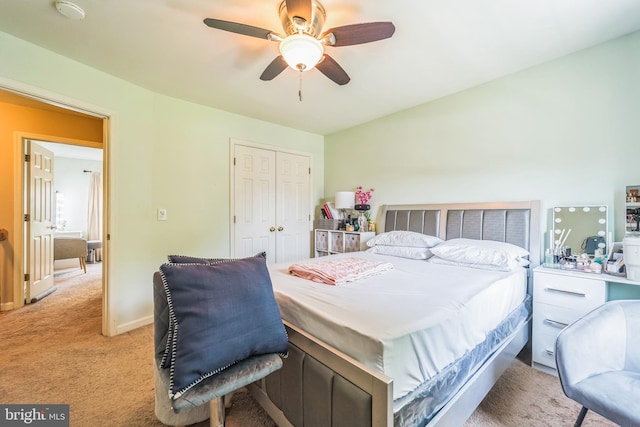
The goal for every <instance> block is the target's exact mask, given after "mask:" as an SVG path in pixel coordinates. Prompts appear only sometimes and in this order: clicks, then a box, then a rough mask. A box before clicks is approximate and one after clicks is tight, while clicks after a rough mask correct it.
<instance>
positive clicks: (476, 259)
mask: <svg viewBox="0 0 640 427" xmlns="http://www.w3.org/2000/svg"><path fill="white" fill-rule="evenodd" d="M431 252H433V254H434V255H436V256H438V257H440V258H442V259H446V260H449V261H454V262H459V263H465V264H486V265H493V266H496V267H502V268H506V269H512V267H513V266H514V265H520V266H526V265H528V264H529V261H527V260H526V258H525V257H527V256H529V252H528V251H527V250H526V249H524V248H521V247H519V246H516V245H512V244H511V243H504V242H497V241H495V240H473V239H451V240H447V241H445V242H443V243H441V244H439V245H438V246H436V247H434V248H431Z"/></svg>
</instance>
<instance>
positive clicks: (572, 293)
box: [544, 288, 587, 298]
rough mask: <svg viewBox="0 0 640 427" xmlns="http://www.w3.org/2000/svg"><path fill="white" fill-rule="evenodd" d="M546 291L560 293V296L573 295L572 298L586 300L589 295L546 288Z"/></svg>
mask: <svg viewBox="0 0 640 427" xmlns="http://www.w3.org/2000/svg"><path fill="white" fill-rule="evenodd" d="M544 290H545V291H547V292H556V293H559V294H565V295H571V296H572V297H581V298H584V297H586V296H587V294H582V293H580V292H571V291H565V290H563V289H554V288H544Z"/></svg>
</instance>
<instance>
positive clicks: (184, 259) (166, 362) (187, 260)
mask: <svg viewBox="0 0 640 427" xmlns="http://www.w3.org/2000/svg"><path fill="white" fill-rule="evenodd" d="M254 256H256V257H262V258H264V259H267V253H266V252H258V253H257V254H255V255H254ZM167 259H168V260H169V262H170V263H177V264H213V263H218V262H228V261H237V260H238V259H239V258H200V257H194V256H189V255H169V256H167ZM173 332H174V325H173V321H172V319H171V318H169V328H168V332H167V342H166V348H165V350H164V355H163V356H162V360H161V361H160V367H161V368H168V367H169V366H171V345H172V342H173V341H172V340H171V337H172V336H173Z"/></svg>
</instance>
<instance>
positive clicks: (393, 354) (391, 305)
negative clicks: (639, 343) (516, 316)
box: [270, 252, 526, 400]
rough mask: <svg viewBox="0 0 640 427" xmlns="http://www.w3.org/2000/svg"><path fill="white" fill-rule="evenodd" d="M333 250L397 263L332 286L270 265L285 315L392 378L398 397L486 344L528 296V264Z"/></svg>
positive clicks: (278, 265) (289, 319)
mask: <svg viewBox="0 0 640 427" xmlns="http://www.w3.org/2000/svg"><path fill="white" fill-rule="evenodd" d="M332 256H336V257H340V256H348V257H353V256H357V257H363V258H366V259H372V260H377V261H384V262H391V263H393V265H394V269H393V270H392V271H387V272H384V273H382V274H380V275H377V276H375V277H370V278H367V279H364V280H361V281H357V282H352V283H348V284H345V285H343V286H327V285H326V284H322V283H317V282H313V281H310V280H305V279H301V278H299V277H295V276H292V275H290V274H288V272H287V269H288V267H289V265H288V264H287V265H285V264H277V265H274V266H271V267H270V271H271V277H272V281H273V287H274V292H275V295H276V299H277V301H278V305H279V307H280V311H281V313H282V317H283V319H285V320H287V321H288V322H290V323H292V324H293V325H296V326H298V327H300V328H301V329H302V330H304V331H307V332H309V333H311V334H312V335H314V336H316V337H317V338H319V339H321V340H323V341H324V342H326V343H327V344H329V345H332V346H334V347H336V348H337V349H339V350H341V351H342V352H344V353H346V354H348V355H349V356H351V357H353V358H354V359H356V360H358V361H360V362H362V363H364V364H365V365H367V366H369V367H370V368H374V369H377V370H380V371H382V372H384V373H385V374H386V375H388V376H389V377H391V378H393V381H394V389H393V390H394V393H393V394H394V396H393V398H394V400H395V399H399V398H401V397H403V396H405V395H407V394H408V393H410V392H411V391H412V390H413V389H415V388H416V387H417V386H419V385H420V384H422V383H423V382H425V381H427V380H428V379H429V378H431V377H432V376H433V375H435V374H436V373H438V371H440V370H441V369H442V368H444V367H445V366H447V365H448V364H449V363H451V362H453V361H454V360H456V359H457V358H459V357H461V356H462V355H463V354H464V353H465V352H466V351H467V350H470V349H471V348H473V347H475V346H476V345H477V344H478V343H480V342H482V341H483V340H484V338H485V334H486V333H487V332H489V331H490V330H492V329H493V328H495V327H496V326H497V325H498V324H499V323H500V321H501V320H502V319H503V318H504V317H505V316H507V315H508V314H509V313H510V312H511V311H513V310H514V309H515V308H516V307H517V306H518V305H519V304H520V303H521V302H522V301H523V299H524V298H525V295H526V272H525V270H524V269H518V270H517V271H515V272H509V273H505V272H496V271H486V270H479V269H472V268H463V267H452V266H445V265H436V264H430V263H429V262H427V261H424V260H410V259H405V258H398V257H392V256H384V255H376V254H369V253H365V252H358V253H355V254H354V253H350V254H339V255H332ZM316 260H319V259H317V258H316ZM310 261H313V260H310Z"/></svg>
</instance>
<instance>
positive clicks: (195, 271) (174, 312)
mask: <svg viewBox="0 0 640 427" xmlns="http://www.w3.org/2000/svg"><path fill="white" fill-rule="evenodd" d="M251 262H252V263H253V265H249V266H247V265H242V260H240V261H233V262H225V263H223V264H221V265H220V266H211V265H194V264H182V265H181V264H173V263H169V264H164V265H163V266H161V268H160V270H161V271H158V272H156V273H155V274H154V276H153V294H154V344H155V369H154V370H155V414H156V417H157V418H158V419H159V420H160V421H161V422H162V423H164V424H167V425H173V426H177V425H187V424H194V423H197V422H201V421H204V420H206V419H207V418H210V426H212V427H222V426H224V412H225V396H226V397H230V395H231V394H232V393H233V392H234V391H236V390H238V389H240V388H242V387H245V386H247V385H249V384H251V383H253V382H256V381H258V380H261V379H262V378H264V377H265V376H267V375H268V374H270V373H271V372H273V371H276V370H277V369H280V368H281V367H282V359H281V355H282V356H284V355H285V353H286V352H287V350H288V342H287V337H286V332H285V330H284V326H283V325H282V320H281V319H280V317H279V312H278V309H277V304H276V303H275V298H274V297H273V290H272V288H271V281H270V279H269V277H268V273H267V270H266V263H265V260H264V258H261V259H260V260H257V259H256V260H255V261H251ZM235 263H239V265H238V266H237V267H236V266H235ZM260 264H262V265H260ZM252 268H257V269H259V271H260V272H261V273H262V272H263V273H264V275H262V274H261V275H260V277H259V278H257V277H256V276H258V275H256V274H253V275H252V273H251V271H252V270H251V269H252ZM225 287H226V288H225ZM242 289H244V291H243V290H242ZM261 289H262V290H261ZM237 290H240V291H239V292H238V291H237ZM260 292H262V293H260ZM265 306H267V310H268V311H269V313H270V314H269V316H270V319H271V321H270V322H269V321H265V319H266V318H265V317H263V318H262V320H261V318H260V316H259V314H258V318H253V317H252V313H250V312H249V310H254V312H258V313H259V312H261V307H265ZM245 310H247V312H246V313H244V311H245ZM262 312H264V310H262ZM198 313H202V314H201V315H199V314H198ZM238 314H239V315H238ZM248 322H252V323H249V324H248ZM268 323H271V324H272V325H273V326H272V329H271V331H272V332H273V331H275V333H276V335H275V336H276V340H275V341H277V345H276V347H273V346H271V343H270V342H266V343H265V342H261V340H262V339H261V338H260V337H259V336H257V335H256V333H257V334H260V335H262V336H266V337H269V336H271V338H269V339H271V342H273V334H271V335H270V333H269V332H270V331H269V330H267V331H265V330H264V329H262V331H260V330H261V328H263V327H264V325H265V324H268ZM280 333H281V334H282V335H280ZM167 342H169V345H167ZM274 348H277V350H274ZM234 351H235V352H236V353H234V354H229V353H233V352H234ZM237 354H243V356H236V355H237ZM227 400H229V399H227Z"/></svg>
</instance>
